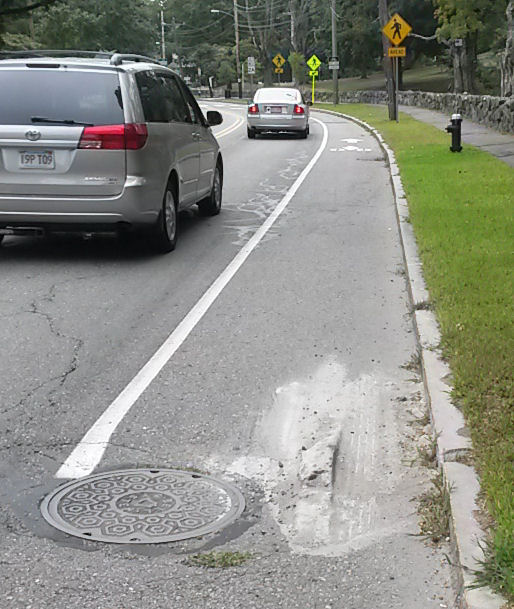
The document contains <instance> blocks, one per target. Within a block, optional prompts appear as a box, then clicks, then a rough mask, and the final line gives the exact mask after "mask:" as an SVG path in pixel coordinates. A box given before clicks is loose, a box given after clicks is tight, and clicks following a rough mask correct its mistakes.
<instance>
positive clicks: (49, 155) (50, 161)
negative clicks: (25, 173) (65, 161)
mask: <svg viewBox="0 0 514 609" xmlns="http://www.w3.org/2000/svg"><path fill="white" fill-rule="evenodd" d="M19 167H20V169H55V154H54V151H53V150H38V151H37V152H36V151H30V150H20V157H19Z"/></svg>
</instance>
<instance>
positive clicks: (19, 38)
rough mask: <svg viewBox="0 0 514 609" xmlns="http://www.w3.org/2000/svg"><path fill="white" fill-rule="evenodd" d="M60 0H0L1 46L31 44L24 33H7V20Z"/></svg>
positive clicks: (13, 46) (17, 46) (14, 46)
mask: <svg viewBox="0 0 514 609" xmlns="http://www.w3.org/2000/svg"><path fill="white" fill-rule="evenodd" d="M59 1H60V0H34V1H33V2H25V1H24V0H0V46H3V45H6V46H8V47H10V48H19V47H23V46H31V45H30V40H31V39H30V38H29V37H26V36H25V35H24V34H23V33H14V34H13V33H12V32H9V34H10V35H7V36H6V35H5V30H6V21H7V20H12V19H16V18H18V17H23V16H25V15H27V14H30V13H31V12H32V11H34V10H35V9H37V8H40V7H42V6H50V5H51V4H56V3H57V2H59Z"/></svg>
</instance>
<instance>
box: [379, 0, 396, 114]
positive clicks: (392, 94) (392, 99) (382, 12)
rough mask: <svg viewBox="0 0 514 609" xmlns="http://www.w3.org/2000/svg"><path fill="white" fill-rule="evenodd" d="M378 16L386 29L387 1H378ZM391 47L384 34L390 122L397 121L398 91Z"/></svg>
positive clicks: (387, 16)
mask: <svg viewBox="0 0 514 609" xmlns="http://www.w3.org/2000/svg"><path fill="white" fill-rule="evenodd" d="M378 16H379V19H380V26H381V27H384V26H385V25H386V23H387V22H388V21H389V11H388V9H387V0H378ZM390 46H391V45H390V44H389V40H388V39H387V37H386V36H384V34H382V49H383V51H384V58H383V60H382V61H383V65H384V73H385V78H386V87H387V98H388V102H387V106H388V108H389V120H391V121H395V120H396V118H397V117H396V91H395V89H394V78H393V61H392V59H391V58H390V57H388V54H387V53H388V51H387V50H388V48H389V47H390Z"/></svg>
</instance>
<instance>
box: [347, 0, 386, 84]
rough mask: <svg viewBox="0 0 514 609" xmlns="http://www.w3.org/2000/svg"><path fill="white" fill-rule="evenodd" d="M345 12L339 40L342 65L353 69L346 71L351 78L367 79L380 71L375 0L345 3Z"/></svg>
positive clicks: (379, 47)
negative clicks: (376, 71) (370, 74)
mask: <svg viewBox="0 0 514 609" xmlns="http://www.w3.org/2000/svg"><path fill="white" fill-rule="evenodd" d="M342 10H343V12H344V15H345V18H344V20H343V22H342V25H341V34H340V36H339V47H340V48H341V49H342V60H343V61H342V63H343V65H345V66H351V69H348V68H347V71H348V72H349V75H350V74H351V75H354V74H358V75H359V76H360V77H361V78H366V77H367V76H368V73H369V72H370V71H374V70H376V69H377V68H378V67H379V65H380V60H381V56H382V38H381V35H380V27H379V23H378V21H377V20H376V15H377V3H376V0H361V2H354V1H353V0H345V1H344V2H343V5H342Z"/></svg>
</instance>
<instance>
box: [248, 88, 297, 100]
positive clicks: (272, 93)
mask: <svg viewBox="0 0 514 609" xmlns="http://www.w3.org/2000/svg"><path fill="white" fill-rule="evenodd" d="M299 96H300V94H299V92H298V91H296V90H295V89H279V88H278V87H277V88H276V89H259V90H258V91H257V92H256V93H255V101H259V102H296V101H297V100H298V98H299Z"/></svg>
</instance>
